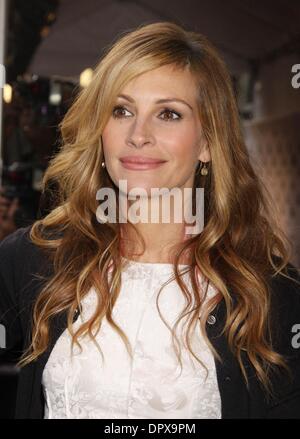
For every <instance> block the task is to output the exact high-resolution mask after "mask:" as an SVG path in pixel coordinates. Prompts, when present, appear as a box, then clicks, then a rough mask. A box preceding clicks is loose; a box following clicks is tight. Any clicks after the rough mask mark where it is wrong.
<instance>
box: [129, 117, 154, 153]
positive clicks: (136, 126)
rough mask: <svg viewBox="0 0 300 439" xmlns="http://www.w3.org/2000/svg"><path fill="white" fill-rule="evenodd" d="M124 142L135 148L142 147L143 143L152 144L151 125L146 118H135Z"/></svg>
mask: <svg viewBox="0 0 300 439" xmlns="http://www.w3.org/2000/svg"><path fill="white" fill-rule="evenodd" d="M126 143H127V144H128V145H129V146H133V147H135V148H142V147H143V146H144V145H147V144H149V145H152V144H154V137H153V134H152V132H151V127H150V126H149V124H148V123H147V121H146V120H137V119H136V120H135V122H134V123H133V124H132V126H131V127H130V130H129V134H128V137H127V139H126Z"/></svg>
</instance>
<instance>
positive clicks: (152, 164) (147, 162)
mask: <svg viewBox="0 0 300 439" xmlns="http://www.w3.org/2000/svg"><path fill="white" fill-rule="evenodd" d="M120 161H121V163H122V165H123V167H124V168H126V169H137V170H141V171H142V170H147V169H154V168H157V167H158V166H161V165H163V164H164V163H166V160H161V159H152V158H150V157H141V156H125V157H121V158H120Z"/></svg>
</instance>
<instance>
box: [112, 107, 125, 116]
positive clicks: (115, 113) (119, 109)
mask: <svg viewBox="0 0 300 439" xmlns="http://www.w3.org/2000/svg"><path fill="white" fill-rule="evenodd" d="M119 111H128V110H126V108H125V107H123V106H122V105H117V106H116V107H114V108H113V112H112V114H113V117H114V118H115V119H119V118H120V117H122V114H120V113H119V115H118V112H119Z"/></svg>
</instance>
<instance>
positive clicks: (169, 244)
mask: <svg viewBox="0 0 300 439" xmlns="http://www.w3.org/2000/svg"><path fill="white" fill-rule="evenodd" d="M121 94H122V95H123V96H124V95H126V96H127V97H128V98H127V99H126V98H125V97H117V100H116V102H115V106H114V110H113V112H112V115H111V116H110V118H109V120H108V122H107V124H106V126H105V128H104V130H103V133H102V141H103V150H104V151H103V152H104V157H105V164H106V169H107V172H108V173H109V175H110V177H111V179H112V180H113V181H114V183H115V184H116V185H118V181H119V180H126V181H127V185H128V191H129V190H130V189H132V188H134V187H139V188H144V189H145V190H146V191H147V193H149V194H150V189H151V188H154V187H155V188H162V187H166V188H169V189H172V188H175V187H177V188H180V189H184V188H192V187H193V182H194V176H195V171H196V169H197V166H198V163H199V160H201V161H202V162H208V161H210V160H211V156H210V151H209V148H208V145H207V142H206V140H205V138H204V135H203V131H202V126H201V121H200V118H199V113H198V110H197V86H196V83H195V80H194V77H193V76H192V74H191V73H190V72H189V71H188V70H187V69H186V70H179V69H178V68H177V67H174V66H172V65H168V66H163V67H160V68H157V69H154V70H152V71H151V72H146V73H143V74H141V75H140V76H138V77H137V78H135V79H133V80H132V81H130V82H129V83H128V84H127V85H126V86H125V87H124V89H123V90H122V91H121V92H120V93H119V95H118V96H120V95H121ZM167 98H168V99H169V98H171V99H172V101H169V102H164V103H157V102H156V101H158V100H160V99H167ZM128 99H130V100H128ZM173 99H181V100H183V101H185V103H183V102H179V101H175V100H173ZM116 106H121V107H122V108H118V109H116ZM114 116H115V117H114ZM127 155H135V156H136V155H139V156H146V157H148V158H149V157H151V158H155V159H160V160H165V162H164V163H163V165H161V166H159V167H157V168H154V169H147V170H142V171H141V170H136V169H135V170H132V169H126V168H124V167H123V165H122V163H121V162H120V157H124V156H127ZM145 202H147V203H149V199H146V200H145ZM149 209H150V204H149ZM135 227H136V228H137V229H138V231H139V233H140V234H141V235H142V237H143V239H144V240H145V246H146V247H145V252H144V253H143V255H141V256H134V257H130V259H134V260H138V261H140V262H151V263H153V262H155V263H172V262H173V258H174V254H175V251H176V250H175V249H176V245H178V244H179V243H180V242H181V241H182V238H183V234H184V224H183V223H175V222H172V221H171V222H170V223H163V222H159V223H151V222H148V223H143V222H140V223H138V224H135ZM124 230H126V238H127V239H129V240H130V242H131V243H132V244H131V245H130V247H129V244H128V241H126V242H127V244H126V247H125V249H126V248H127V249H128V251H129V248H130V250H133V251H136V252H140V251H141V250H142V247H141V245H140V244H139V242H138V241H137V240H136V235H134V234H133V233H132V232H131V231H130V229H129V228H128V226H127V227H126V224H125V225H124ZM125 256H128V255H127V250H126V251H125ZM182 262H183V263H187V262H188V260H183V261H182Z"/></svg>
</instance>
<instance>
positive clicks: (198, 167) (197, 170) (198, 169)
mask: <svg viewBox="0 0 300 439" xmlns="http://www.w3.org/2000/svg"><path fill="white" fill-rule="evenodd" d="M200 169H201V162H200V160H199V163H198V166H197V169H196V172H195V175H198V174H199V171H200Z"/></svg>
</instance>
